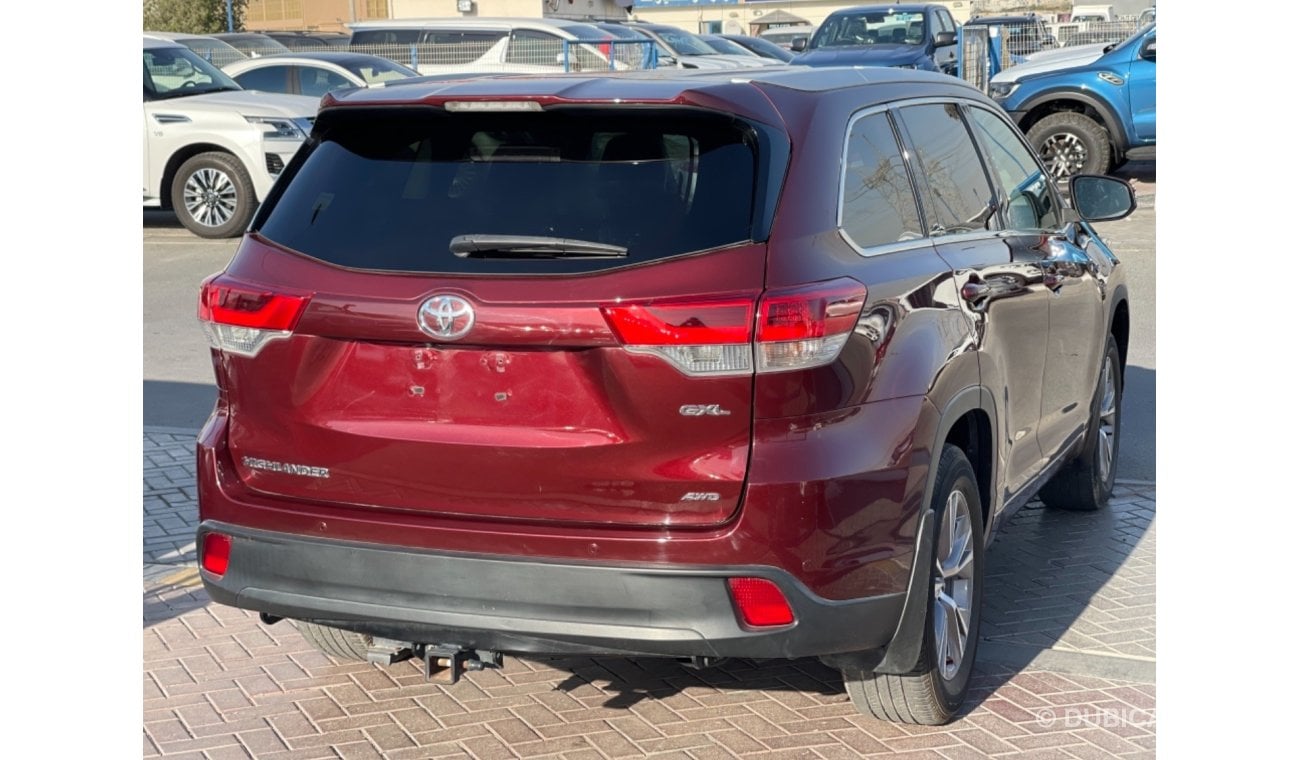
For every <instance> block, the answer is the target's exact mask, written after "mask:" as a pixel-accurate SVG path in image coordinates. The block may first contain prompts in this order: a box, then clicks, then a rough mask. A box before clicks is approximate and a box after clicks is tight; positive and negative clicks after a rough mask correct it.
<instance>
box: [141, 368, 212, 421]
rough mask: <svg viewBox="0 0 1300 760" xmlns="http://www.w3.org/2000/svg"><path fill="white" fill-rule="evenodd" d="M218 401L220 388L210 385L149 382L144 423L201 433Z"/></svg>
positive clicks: (147, 383)
mask: <svg viewBox="0 0 1300 760" xmlns="http://www.w3.org/2000/svg"><path fill="white" fill-rule="evenodd" d="M216 401H217V386H215V385H212V384H210V383H180V382H173V381H170V380H145V381H144V424H145V425H146V426H150V425H152V426H157V427H172V428H185V429H187V430H198V429H199V428H201V427H203V423H204V422H206V421H207V419H208V415H209V414H211V413H212V407H213V405H214V404H216Z"/></svg>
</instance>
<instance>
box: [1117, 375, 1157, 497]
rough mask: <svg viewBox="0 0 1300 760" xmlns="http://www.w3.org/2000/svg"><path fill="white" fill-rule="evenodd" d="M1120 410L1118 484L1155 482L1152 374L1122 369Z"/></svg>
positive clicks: (1154, 404)
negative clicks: (1122, 395)
mask: <svg viewBox="0 0 1300 760" xmlns="http://www.w3.org/2000/svg"><path fill="white" fill-rule="evenodd" d="M1121 403H1122V407H1121V409H1120V411H1121V413H1122V417H1121V420H1120V426H1121V428H1122V429H1121V430H1120V441H1119V459H1120V463H1119V470H1118V475H1119V478H1120V479H1121V480H1147V481H1151V482H1155V479H1156V371H1155V370H1153V369H1147V368H1146V367H1134V366H1132V365H1130V366H1128V367H1126V368H1125V369H1124V400H1123V402H1121Z"/></svg>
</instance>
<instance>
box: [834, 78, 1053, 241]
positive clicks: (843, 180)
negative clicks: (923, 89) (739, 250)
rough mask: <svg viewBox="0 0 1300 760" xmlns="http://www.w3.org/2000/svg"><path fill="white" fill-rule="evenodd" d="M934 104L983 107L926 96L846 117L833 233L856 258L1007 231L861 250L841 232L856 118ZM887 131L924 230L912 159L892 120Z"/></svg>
mask: <svg viewBox="0 0 1300 760" xmlns="http://www.w3.org/2000/svg"><path fill="white" fill-rule="evenodd" d="M934 103H939V104H943V105H956V106H959V107H964V106H966V105H968V104H972V105H980V106H982V105H984V104H983V103H980V101H978V100H976V99H974V98H969V97H963V96H961V95H951V96H929V97H920V98H908V99H907V100H896V101H891V102H889V103H884V104H878V105H874V106H868V107H866V108H863V109H860V110H858V111H854V112H853V115H852V116H850V117H849V123H848V126H846V127H845V129H844V145H843V148H842V149H841V150H840V189H839V193H838V196H837V198H836V209H835V229H836V231H837V232H839V234H840V238H841V239H842V240H843V241H844V242H845V243H847V244H848V245H849V247H851V248H852V249H853V250H855V251H857V253H858V255H859V256H862V257H864V258H865V257H870V256H881V255H884V254H887V253H898V252H900V251H909V250H913V249H917V248H927V247H930V248H932V247H934V246H935V245H937V244H939V243H954V242H956V243H960V242H963V241H971V240H984V239H988V238H994V237H997V236H998V235H1000V234H1003V233H1006V232H1007V230H980V231H978V232H961V233H957V234H955V235H940V236H934V235H931V234H930V233H929V231H928V230H927V231H926V234H925V236H924V237H919V238H916V239H914V240H900V241H898V242H896V243H884V244H881V245H873V246H870V247H866V248H864V247H862V246H860V245H858V244H857V243H855V242H854V241H853V240H852V238H850V237H849V235H848V233H847V232H845V231H844V187H845V185H846V184H847V182H848V167H849V140H850V138H851V137H852V135H853V125H855V124H857V123H858V121H859V120H860V119H865V118H866V117H868V116H875V115H877V114H882V113H884V114H888V113H889V112H890V111H895V110H897V109H900V108H906V107H907V106H923V105H931V104H934ZM986 110H987V108H986ZM964 118H965V114H963V119H964ZM1004 121H1005V119H1004ZM890 128H891V129H893V130H894V139H895V141H896V142H897V143H898V149H899V152H900V153H901V155H902V156H903V162H904V164H905V166H906V167H907V172H908V183H909V184H910V185H911V186H912V202H913V203H914V204H916V215H917V218H918V219H920V220H921V226H922V228H925V227H926V218H925V206H924V205H923V204H922V203H921V199H920V197H919V196H918V191H919V188H918V187H917V185H916V181H915V179H914V178H913V177H912V162H913V157H912V156H911V154H910V153H909V151H908V148H907V145H906V143H905V141H902V140H899V139H898V138H899V135H898V128H897V127H896V126H895V125H894V124H893V123H892V119H891V123H890ZM1013 128H1014V125H1013ZM971 141H972V143H973V144H974V145H975V150H976V151H977V152H978V153H979V159H980V163H981V165H982V164H983V162H984V155H983V151H982V147H981V146H980V144H979V142H978V141H977V140H976V139H975V137H974V135H972V136H971ZM1036 159H1037V157H1035V160H1036ZM1040 168H1041V162H1040ZM989 182H990V184H992V180H989ZM1053 192H1055V188H1053Z"/></svg>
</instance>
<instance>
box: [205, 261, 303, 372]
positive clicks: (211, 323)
mask: <svg viewBox="0 0 1300 760" xmlns="http://www.w3.org/2000/svg"><path fill="white" fill-rule="evenodd" d="M310 300H311V296H302V295H290V294H287V293H275V292H272V291H268V290H261V289H255V288H250V287H247V286H244V285H240V284H234V283H229V282H223V281H222V280H221V278H220V277H216V278H210V279H208V280H206V281H205V282H204V283H203V287H202V289H201V290H200V292H199V321H200V322H201V323H202V324H203V330H204V332H205V333H207V336H208V342H209V343H211V344H212V347H213V348H216V349H218V350H221V351H227V352H230V353H232V354H239V355H240V356H256V355H257V352H258V351H261V350H262V347H263V346H265V345H266V344H267V343H269V342H271V341H273V340H277V339H281V338H287V337H289V336H290V335H292V334H293V328H294V326H295V325H297V324H298V318H299V317H301V316H302V312H303V310H304V309H306V308H307V302H308V301H310Z"/></svg>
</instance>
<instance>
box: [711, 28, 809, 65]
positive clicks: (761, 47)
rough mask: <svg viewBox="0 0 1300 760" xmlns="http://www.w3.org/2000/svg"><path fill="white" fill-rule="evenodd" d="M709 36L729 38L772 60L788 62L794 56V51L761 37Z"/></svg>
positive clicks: (736, 35) (742, 35)
mask: <svg viewBox="0 0 1300 760" xmlns="http://www.w3.org/2000/svg"><path fill="white" fill-rule="evenodd" d="M711 36H714V37H721V38H722V39H724V40H731V41H732V42H734V43H736V44H737V45H739V46H741V47H743V48H745V49H746V50H749V51H751V52H754V53H757V54H759V55H761V56H762V57H764V58H771V59H772V60H774V61H781V62H782V63H789V62H790V59H791V58H794V53H792V52H790V51H789V50H787V49H785V48H783V47H781V46H780V45H778V44H776V43H775V42H772V41H771V40H765V39H763V38H762V37H750V36H748V35H744V34H717V35H711Z"/></svg>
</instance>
